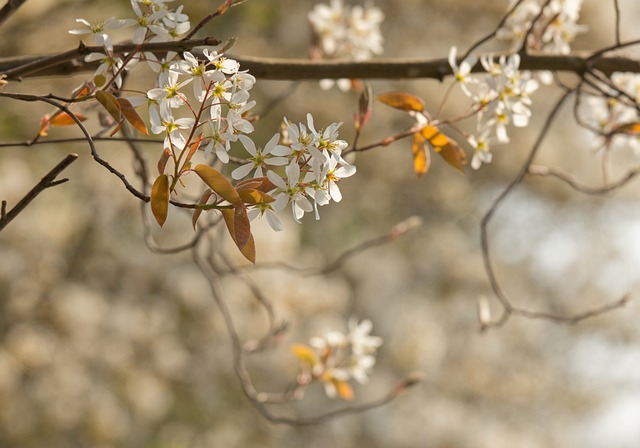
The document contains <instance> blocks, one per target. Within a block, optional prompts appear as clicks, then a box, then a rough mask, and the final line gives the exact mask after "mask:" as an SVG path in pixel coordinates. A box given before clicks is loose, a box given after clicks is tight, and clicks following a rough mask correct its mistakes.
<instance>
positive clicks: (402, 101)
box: [376, 92, 424, 112]
mask: <svg viewBox="0 0 640 448" xmlns="http://www.w3.org/2000/svg"><path fill="white" fill-rule="evenodd" d="M376 99H377V100H378V101H380V102H381V103H384V104H386V105H387V106H390V107H393V108H395V109H400V110H406V111H410V110H412V111H416V112H422V111H423V110H424V102H423V101H422V98H418V97H417V96H413V95H410V94H408V93H404V92H389V93H383V94H381V95H378V96H377V97H376Z"/></svg>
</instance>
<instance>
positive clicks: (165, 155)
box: [158, 148, 171, 174]
mask: <svg viewBox="0 0 640 448" xmlns="http://www.w3.org/2000/svg"><path fill="white" fill-rule="evenodd" d="M170 157H171V150H170V149H169V148H164V151H162V155H161V156H160V160H158V174H164V170H165V168H166V167H167V162H168V161H169V158H170Z"/></svg>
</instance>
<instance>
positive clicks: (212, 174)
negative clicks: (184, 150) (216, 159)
mask: <svg viewBox="0 0 640 448" xmlns="http://www.w3.org/2000/svg"><path fill="white" fill-rule="evenodd" d="M193 170H194V171H195V172H196V174H197V175H198V176H200V178H201V179H202V180H203V181H204V183H205V184H207V185H208V186H209V188H211V189H212V190H213V191H215V192H216V193H217V194H219V195H220V197H221V198H222V199H224V200H226V201H229V202H230V203H231V204H233V205H236V206H238V205H242V199H241V198H240V195H238V192H237V191H236V189H235V188H233V185H231V183H230V182H229V181H228V180H227V178H226V177H224V176H223V175H222V173H220V172H219V171H218V170H216V169H214V168H211V167H210V166H209V165H203V164H199V165H196V166H195V168H194V169H193Z"/></svg>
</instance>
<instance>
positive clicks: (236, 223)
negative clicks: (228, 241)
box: [233, 207, 251, 251]
mask: <svg viewBox="0 0 640 448" xmlns="http://www.w3.org/2000/svg"><path fill="white" fill-rule="evenodd" d="M233 231H234V233H235V235H236V245H237V246H238V249H240V250H241V251H242V249H243V248H244V246H246V245H247V243H248V242H249V238H250V237H251V222H250V221H249V216H248V215H247V209H246V208H244V207H236V208H235V211H234V213H233Z"/></svg>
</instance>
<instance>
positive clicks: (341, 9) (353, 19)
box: [308, 0, 384, 91]
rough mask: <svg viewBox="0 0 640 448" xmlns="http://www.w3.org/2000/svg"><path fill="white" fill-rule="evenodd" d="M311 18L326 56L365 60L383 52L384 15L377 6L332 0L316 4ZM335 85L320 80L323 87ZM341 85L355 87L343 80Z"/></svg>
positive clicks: (344, 87)
mask: <svg viewBox="0 0 640 448" xmlns="http://www.w3.org/2000/svg"><path fill="white" fill-rule="evenodd" d="M308 18H309V22H310V23H311V26H312V28H313V31H314V32H315V33H316V35H317V36H318V39H319V49H320V51H321V52H322V56H323V57H326V58H344V59H355V60H364V59H369V58H371V57H372V56H373V55H375V54H382V52H383V48H382V43H383V42H384V39H383V37H382V34H381V33H380V23H381V22H382V21H383V20H384V14H383V13H382V11H381V10H380V9H379V8H376V7H375V6H372V5H369V4H367V5H365V6H360V5H356V6H353V7H349V6H344V5H343V4H342V0H331V4H330V5H325V4H318V5H316V6H315V7H314V8H313V10H312V11H311V12H309V15H308ZM333 85H334V81H333V80H330V79H325V80H322V81H321V83H320V86H321V87H322V88H323V89H329V88H331V87H332V86H333ZM338 87H339V88H340V89H341V90H343V91H347V90H349V89H350V88H351V82H350V80H348V79H340V80H338Z"/></svg>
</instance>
